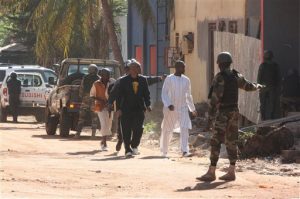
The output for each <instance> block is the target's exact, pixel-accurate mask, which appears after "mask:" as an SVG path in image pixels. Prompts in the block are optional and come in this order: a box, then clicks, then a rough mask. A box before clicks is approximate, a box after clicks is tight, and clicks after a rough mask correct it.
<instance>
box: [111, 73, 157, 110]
mask: <svg viewBox="0 0 300 199" xmlns="http://www.w3.org/2000/svg"><path fill="white" fill-rule="evenodd" d="M134 81H135V80H134V79H133V78H132V77H131V76H130V75H127V76H124V77H122V78H120V79H118V80H117V82H116V83H115V86H114V87H113V88H112V91H111V93H110V96H109V99H108V102H109V104H112V103H113V102H114V101H115V100H117V101H118V106H119V107H118V108H119V109H121V111H122V112H123V113H128V112H138V111H145V110H146V107H148V106H150V104H151V102H150V92H149V88H148V83H147V80H146V78H145V77H143V76H141V75H139V76H138V77H137V79H136V81H137V82H138V91H137V94H135V93H134V91H133V85H132V83H133V82H134Z"/></svg>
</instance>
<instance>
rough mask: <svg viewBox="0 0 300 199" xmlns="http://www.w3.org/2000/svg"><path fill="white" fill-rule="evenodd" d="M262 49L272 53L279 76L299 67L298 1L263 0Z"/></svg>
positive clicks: (299, 19)
mask: <svg viewBox="0 0 300 199" xmlns="http://www.w3.org/2000/svg"><path fill="white" fill-rule="evenodd" d="M264 3H265V4H264V49H265V50H267V49H268V50H272V51H273V52H274V60H275V61H276V62H277V63H278V64H279V66H280V68H281V74H282V75H284V74H286V73H287V71H288V69H290V68H298V69H299V67H300V61H299V59H300V56H299V55H300V44H299V40H300V29H299V26H300V25H299V24H300V16H299V13H300V1H299V0H264Z"/></svg>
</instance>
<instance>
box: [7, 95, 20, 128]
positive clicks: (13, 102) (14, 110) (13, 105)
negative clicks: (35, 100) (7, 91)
mask: <svg viewBox="0 0 300 199" xmlns="http://www.w3.org/2000/svg"><path fill="white" fill-rule="evenodd" d="M19 104H20V100H19V97H17V96H16V97H13V96H10V97H9V108H10V112H11V114H12V116H13V121H14V122H17V121H18V108H19Z"/></svg>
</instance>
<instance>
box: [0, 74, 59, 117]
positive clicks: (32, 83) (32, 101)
mask: <svg viewBox="0 0 300 199" xmlns="http://www.w3.org/2000/svg"><path fill="white" fill-rule="evenodd" d="M36 70H38V69H35V70H32V69H30V70H27V69H26V70H19V69H15V70H12V71H10V73H9V74H8V75H7V76H6V77H5V78H4V80H3V83H2V86H1V88H0V96H1V97H0V98H1V102H0V107H1V108H0V121H1V122H5V121H7V115H8V114H9V95H8V89H7V81H8V80H9V78H10V74H11V72H15V73H17V76H18V79H19V80H20V81H21V94H20V106H19V107H20V108H19V115H34V116H35V118H36V120H37V121H38V122H41V121H43V120H44V118H45V107H46V101H47V98H48V96H49V94H50V92H51V91H52V90H53V88H54V85H51V84H52V83H51V82H55V81H56V75H55V73H54V72H52V70H49V69H46V70H47V71H46V73H41V71H36ZM42 70H44V69H42ZM44 72H45V71H44ZM48 72H51V73H50V74H47V73H48ZM46 79H48V81H45V80H46ZM49 79H50V82H49Z"/></svg>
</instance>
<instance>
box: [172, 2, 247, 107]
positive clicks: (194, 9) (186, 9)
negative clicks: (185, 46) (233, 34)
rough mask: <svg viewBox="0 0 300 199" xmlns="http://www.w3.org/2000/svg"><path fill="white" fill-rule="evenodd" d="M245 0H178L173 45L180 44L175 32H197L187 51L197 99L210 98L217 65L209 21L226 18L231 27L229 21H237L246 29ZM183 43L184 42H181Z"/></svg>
mask: <svg viewBox="0 0 300 199" xmlns="http://www.w3.org/2000/svg"><path fill="white" fill-rule="evenodd" d="M245 2H246V1H245V0H175V16H174V18H173V20H172V22H171V27H170V28H171V39H170V42H171V47H174V46H175V45H176V39H175V35H176V33H179V38H180V41H179V43H182V35H183V34H184V33H185V32H193V33H194V49H193V51H192V53H190V54H186V55H185V56H184V60H185V62H186V64H187V68H186V75H187V76H189V77H190V79H191V82H192V94H193V97H194V100H195V102H201V101H205V100H207V94H208V90H209V86H210V82H211V80H210V76H211V73H212V72H213V71H210V68H213V66H211V63H210V60H211V58H210V56H209V53H210V51H209V41H208V40H209V31H208V26H209V23H217V29H218V23H219V21H225V24H226V28H225V31H228V27H229V21H231V20H234V21H237V25H238V27H237V29H238V30H237V31H238V32H239V33H244V31H245V22H244V19H245ZM179 45H180V44H179Z"/></svg>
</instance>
